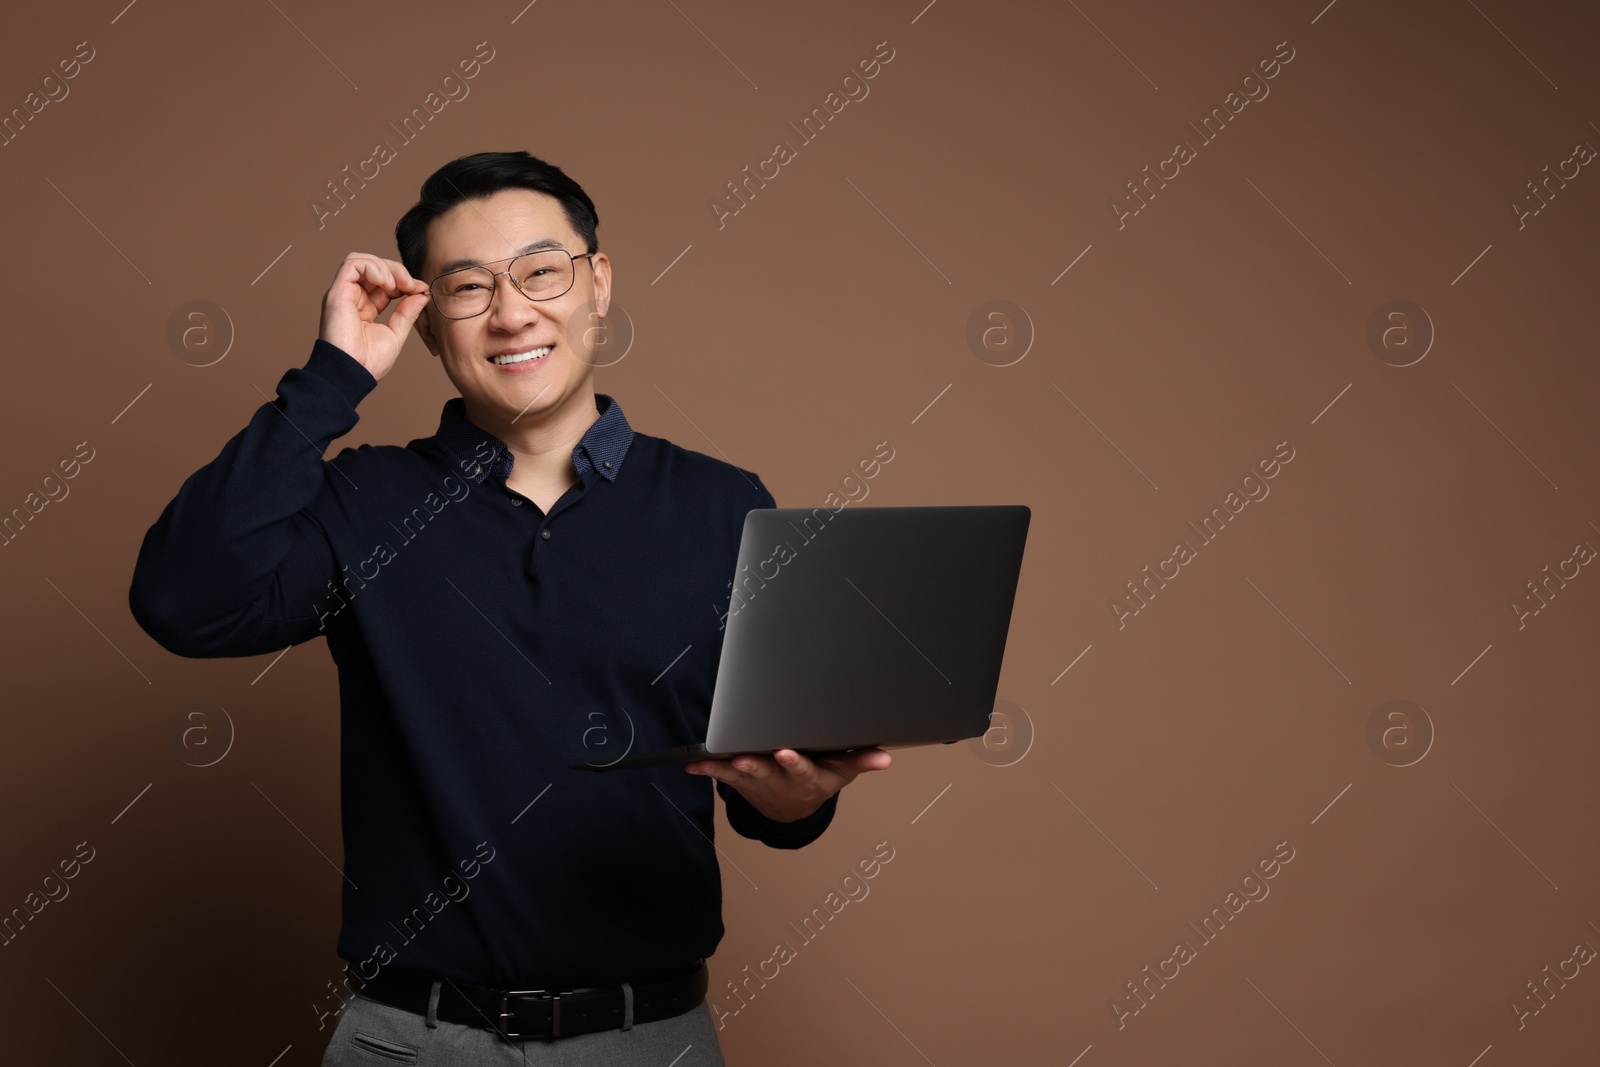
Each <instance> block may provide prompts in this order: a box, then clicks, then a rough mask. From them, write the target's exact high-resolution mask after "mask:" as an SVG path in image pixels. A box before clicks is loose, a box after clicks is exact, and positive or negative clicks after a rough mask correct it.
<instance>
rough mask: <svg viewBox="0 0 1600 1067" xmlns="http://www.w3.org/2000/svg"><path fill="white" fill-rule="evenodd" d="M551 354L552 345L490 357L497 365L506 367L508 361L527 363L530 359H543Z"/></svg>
mask: <svg viewBox="0 0 1600 1067" xmlns="http://www.w3.org/2000/svg"><path fill="white" fill-rule="evenodd" d="M549 354H550V346H549V345H546V346H545V347H543V348H535V349H533V350H532V351H530V352H518V353H517V354H516V355H511V356H494V357H492V358H491V359H490V362H491V363H494V364H495V365H496V366H500V367H504V366H505V365H506V364H507V363H526V362H527V361H528V360H530V359H543V358H544V357H545V356H548V355H549Z"/></svg>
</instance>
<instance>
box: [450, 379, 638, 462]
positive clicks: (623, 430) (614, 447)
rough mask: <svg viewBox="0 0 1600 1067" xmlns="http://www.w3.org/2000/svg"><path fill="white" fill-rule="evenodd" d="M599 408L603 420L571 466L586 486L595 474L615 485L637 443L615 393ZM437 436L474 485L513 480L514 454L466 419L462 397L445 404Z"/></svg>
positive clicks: (603, 396) (598, 401)
mask: <svg viewBox="0 0 1600 1067" xmlns="http://www.w3.org/2000/svg"><path fill="white" fill-rule="evenodd" d="M594 406H595V409H596V410H597V411H599V412H600V417H599V418H598V419H597V420H595V422H594V424H593V425H592V426H590V427H589V429H588V430H587V431H585V433H584V435H583V439H582V440H581V441H579V442H578V443H577V444H576V445H575V446H573V449H572V466H573V469H574V470H576V471H577V472H578V477H580V478H582V479H584V480H585V481H588V479H589V475H590V474H591V473H597V474H599V475H600V477H602V478H604V479H606V481H608V482H614V481H616V480H617V472H618V471H620V470H622V458H623V456H624V455H626V454H627V451H628V446H629V445H630V444H632V443H633V427H632V426H629V425H628V420H627V418H626V417H625V416H624V415H623V414H622V405H621V404H619V403H617V401H616V398H615V397H613V396H611V395H610V394H608V393H595V395H594ZM435 436H436V438H437V440H438V442H439V444H440V446H441V447H442V448H443V449H444V451H445V454H446V455H447V456H449V458H450V459H451V460H452V461H453V464H454V467H455V469H456V471H457V472H458V473H459V474H460V476H461V477H463V478H465V479H467V480H468V481H470V482H472V483H473V484H474V485H481V484H483V480H484V479H485V478H487V477H489V475H490V474H493V475H495V476H496V477H498V478H499V479H500V480H501V481H504V480H505V479H507V478H509V477H510V475H511V464H512V459H513V457H512V455H511V449H510V448H509V447H507V445H506V443H505V442H504V441H502V440H500V439H499V438H498V437H496V436H495V435H494V434H492V433H489V432H488V431H487V430H483V429H480V428H479V427H478V426H477V425H476V424H475V423H473V422H471V421H469V420H468V419H467V405H466V401H465V400H463V399H462V398H461V397H459V396H457V397H452V398H451V399H449V400H447V401H445V405H444V411H443V412H442V413H441V415H440V416H439V430H438V433H437V434H436V435H435Z"/></svg>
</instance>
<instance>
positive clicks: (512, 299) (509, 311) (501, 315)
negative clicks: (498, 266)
mask: <svg viewBox="0 0 1600 1067" xmlns="http://www.w3.org/2000/svg"><path fill="white" fill-rule="evenodd" d="M502 279H503V280H504V282H505V284H504V285H502V284H501V281H502ZM537 313H538V305H536V304H535V303H534V302H533V301H532V300H529V299H528V298H527V297H526V296H524V295H523V294H522V290H520V289H518V288H517V285H516V283H515V282H513V281H512V280H511V271H510V270H503V271H501V272H500V273H499V274H496V275H495V276H494V291H493V292H492V293H490V294H489V311H488V315H489V319H490V321H491V322H492V323H493V324H495V325H499V326H504V327H510V328H516V327H519V326H522V325H523V324H525V323H527V322H528V321H529V320H530V319H532V318H533V317H534V316H535V315H536V314H537Z"/></svg>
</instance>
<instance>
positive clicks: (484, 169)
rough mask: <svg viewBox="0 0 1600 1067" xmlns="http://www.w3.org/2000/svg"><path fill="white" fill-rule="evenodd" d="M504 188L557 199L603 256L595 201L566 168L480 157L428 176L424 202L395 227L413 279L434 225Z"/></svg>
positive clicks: (509, 156)
mask: <svg viewBox="0 0 1600 1067" xmlns="http://www.w3.org/2000/svg"><path fill="white" fill-rule="evenodd" d="M502 189H532V190H533V191H534V192H539V193H547V194H549V195H550V196H553V197H555V199H556V200H557V201H558V202H559V203H560V204H561V208H562V210H563V211H565V212H566V216H567V221H568V222H569V223H571V225H572V228H573V229H574V230H576V231H577V234H578V237H579V238H580V239H581V240H582V241H583V242H584V244H585V246H586V247H585V249H584V251H586V252H597V251H599V249H600V241H599V239H598V238H597V237H596V236H595V230H596V228H598V227H599V225H600V216H599V214H598V213H597V212H596V211H595V209H594V201H592V200H590V199H589V194H588V193H586V192H584V191H583V187H582V186H580V185H579V184H578V183H577V182H575V181H573V180H572V179H571V178H569V177H567V175H566V174H565V173H564V172H563V171H562V170H561V168H560V167H558V166H556V165H555V164H554V163H546V162H545V161H544V160H542V159H539V158H538V157H536V156H531V155H529V154H528V153H527V152H479V153H477V154H475V155H470V156H462V157H461V158H460V159H453V160H451V161H450V162H449V163H446V164H445V165H444V166H442V167H440V168H439V169H438V170H436V171H434V172H433V173H432V174H430V175H428V178H427V180H426V181H424V182H423V183H422V198H421V199H420V200H418V201H417V203H416V204H415V205H414V206H413V207H412V208H411V210H410V211H407V212H406V213H405V214H404V215H402V216H401V217H400V221H399V222H398V223H396V224H395V227H394V241H395V245H396V246H397V247H398V248H399V250H400V262H401V263H403V264H405V268H406V270H408V271H410V272H411V276H412V277H414V278H420V277H421V271H422V264H423V261H424V260H425V259H427V258H428V224H429V223H430V222H432V221H433V220H434V219H436V218H438V217H439V216H440V215H442V214H444V213H445V212H446V211H449V210H450V209H451V208H453V207H455V206H456V205H457V204H459V203H461V202H462V201H465V200H484V199H488V198H489V197H491V196H493V195H494V194H495V193H498V192H500V191H501V190H502ZM422 280H424V281H426V280H427V279H425V278H424V279H422Z"/></svg>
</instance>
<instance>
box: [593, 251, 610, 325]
mask: <svg viewBox="0 0 1600 1067" xmlns="http://www.w3.org/2000/svg"><path fill="white" fill-rule="evenodd" d="M589 263H590V265H591V266H592V267H593V268H594V303H595V311H594V313H595V314H596V315H598V316H600V317H601V318H602V319H603V318H605V317H606V312H607V311H610V310H611V260H610V259H608V258H606V254H605V253H604V252H596V253H595V254H594V255H593V256H592V257H590V259H589Z"/></svg>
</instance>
